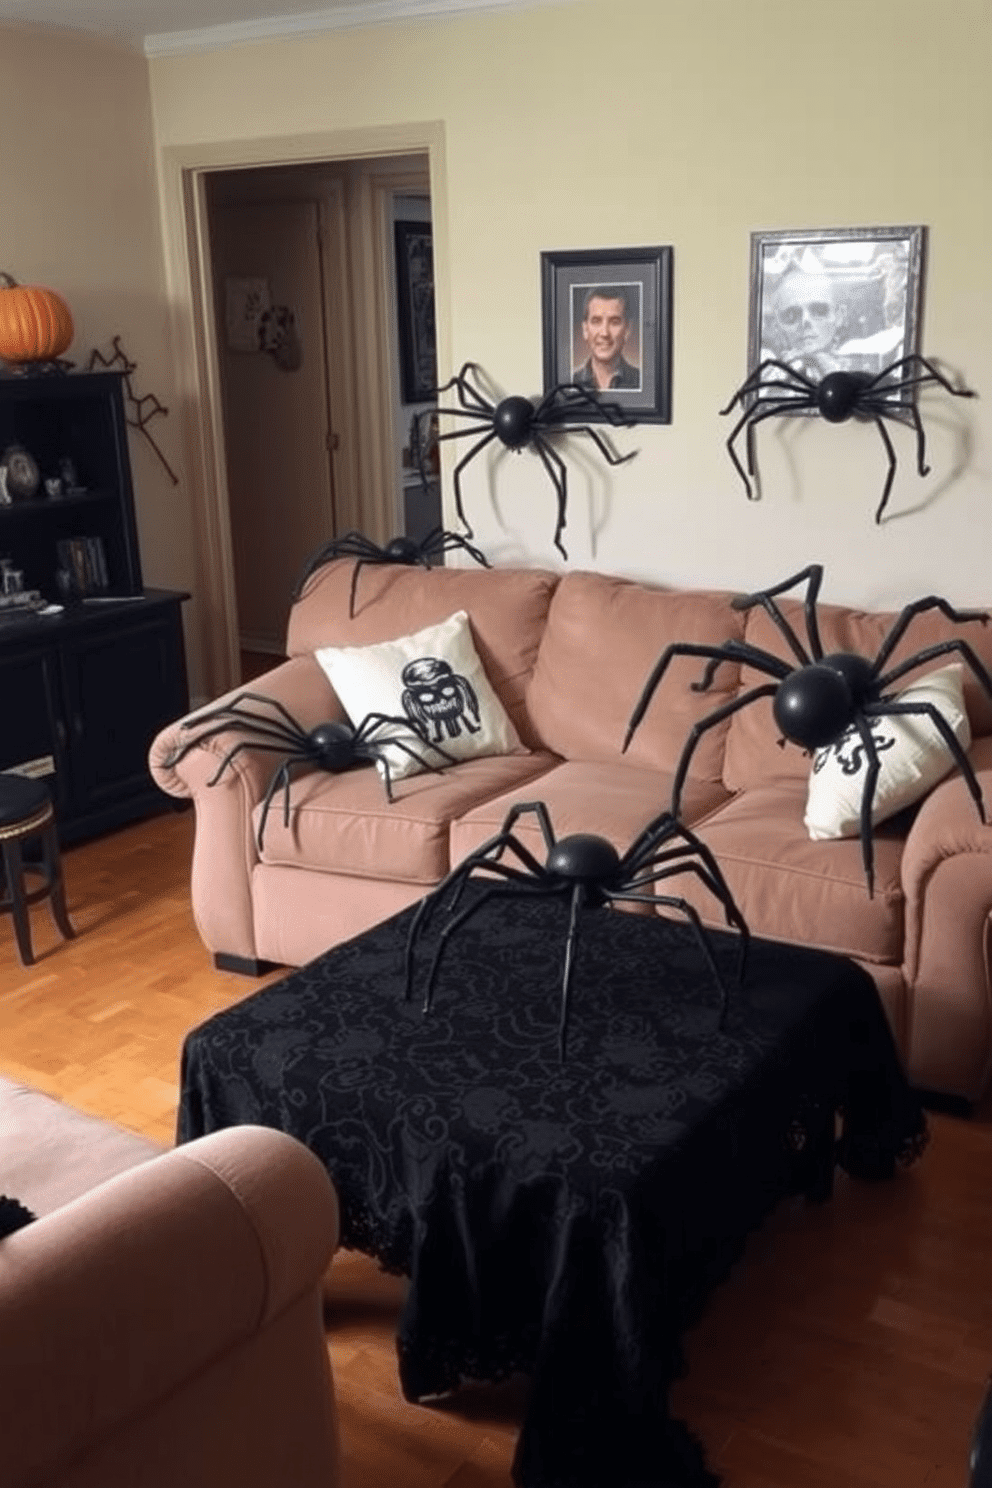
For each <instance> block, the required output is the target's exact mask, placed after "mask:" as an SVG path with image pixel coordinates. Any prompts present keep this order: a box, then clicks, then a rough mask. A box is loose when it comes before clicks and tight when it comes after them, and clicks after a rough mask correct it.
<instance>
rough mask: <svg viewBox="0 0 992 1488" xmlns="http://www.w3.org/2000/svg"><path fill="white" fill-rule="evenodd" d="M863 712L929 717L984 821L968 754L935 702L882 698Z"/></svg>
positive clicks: (874, 715)
mask: <svg viewBox="0 0 992 1488" xmlns="http://www.w3.org/2000/svg"><path fill="white" fill-rule="evenodd" d="M865 713H866V714H867V715H869V716H870V717H874V718H886V717H888V715H889V714H891V713H898V714H914V713H915V714H917V715H919V716H921V717H926V718H929V719H930V721H931V723H932V724H933V726H934V728H935V729H936V730H937V732H938V733H939V734H940V737H941V738H942V739H943V741H944V743H945V744H946V745H947V747H948V749H949V750H950V751H951V754H952V755H953V757H954V763H955V764H956V765H957V767H958V769H959V770H960V771H961V774H962V775H963V777H964V782H965V785H966V786H967V787H968V791H969V793H970V795H971V799H972V800H973V801H974V803H975V809H976V811H977V812H978V819H979V821H981V822H983V823H984V822H985V820H986V816H985V800H984V798H983V796H982V788H981V786H980V785H979V783H978V781H977V779H976V778H975V772H974V770H973V769H972V767H971V761H970V760H969V759H968V756H967V755H966V754H965V752H964V750H963V749H962V748H961V744H960V742H959V740H958V737H957V734H955V732H954V730H953V729H952V728H951V725H950V724H949V723H948V721H947V719H946V718H945V717H944V715H943V713H941V711H940V709H939V708H938V707H937V705H936V703H931V702H927V701H926V700H925V699H923V698H920V699H919V700H918V701H917V702H900V701H899V700H898V699H896V698H882V699H880V701H879V702H877V703H870V704H869V705H868V706H867V707H866V708H865Z"/></svg>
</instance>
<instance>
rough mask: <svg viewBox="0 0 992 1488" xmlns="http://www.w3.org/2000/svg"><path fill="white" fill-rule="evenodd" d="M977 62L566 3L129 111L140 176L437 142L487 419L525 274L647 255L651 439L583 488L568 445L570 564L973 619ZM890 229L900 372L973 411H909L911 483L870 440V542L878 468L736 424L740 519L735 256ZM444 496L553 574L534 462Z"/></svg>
mask: <svg viewBox="0 0 992 1488" xmlns="http://www.w3.org/2000/svg"><path fill="white" fill-rule="evenodd" d="M990 44H992V7H990V6H989V4H988V0H872V3H871V4H870V5H866V4H864V3H863V0H837V3H836V4H834V5H833V6H832V7H830V10H829V21H828V20H827V14H826V13H825V12H824V10H823V7H822V6H820V5H818V4H815V3H804V4H798V3H797V0H751V3H750V4H747V5H742V4H740V3H739V0H611V3H610V4H609V5H608V6H607V5H605V4H603V3H602V0H573V3H571V4H566V5H550V6H545V7H538V8H530V9H521V10H519V11H510V12H504V13H502V14H479V15H477V16H469V17H462V18H455V19H451V20H447V21H442V22H432V23H427V22H420V23H408V24H404V25H394V26H382V27H376V28H369V29H367V30H355V31H341V32H337V33H334V34H330V35H324V36H322V37H317V38H314V39H312V40H293V41H286V42H271V43H266V44H257V45H249V46H242V47H237V48H231V49H230V50H228V51H226V52H212V53H207V54H203V55H199V56H190V57H185V58H169V59H166V58H159V59H155V60H153V61H152V63H151V83H152V99H153V109H154V116H155V128H156V136H157V140H158V144H159V146H160V147H161V148H162V149H163V150H166V151H169V150H170V149H176V148H186V147H191V146H196V145H203V144H205V143H220V142H224V141H238V142H243V141H244V140H246V139H249V138H252V137H261V136H268V137H269V139H270V145H269V148H271V140H272V139H273V138H278V137H285V138H286V140H287V148H289V149H290V150H295V149H298V148H305V147H306V144H305V142H306V137H307V136H308V135H315V136H316V135H320V136H325V135H331V136H333V134H334V132H335V131H342V132H344V133H347V132H348V131H353V130H361V129H363V128H377V127H386V126H402V125H405V124H409V123H411V122H412V121H418V120H428V119H436V120H440V121H441V122H442V124H443V129H444V141H445V150H444V153H445V162H444V171H445V178H444V181H443V187H444V191H443V193H442V196H441V197H440V198H438V197H437V196H436V197H435V211H436V212H438V211H440V212H441V214H442V220H440V221H439V222H437V232H438V243H437V258H438V270H439V276H440V279H439V295H440V304H439V319H440V329H441V344H442V365H443V367H444V369H445V370H453V369H454V368H455V367H457V366H458V365H460V363H461V362H462V361H464V360H466V359H469V358H471V359H474V360H476V361H478V362H479V363H480V364H481V365H482V366H483V367H484V368H485V369H486V371H487V372H488V373H489V374H490V375H491V376H492V377H493V378H494V379H495V380H496V381H497V382H498V383H499V384H501V385H502V387H503V388H504V389H505V390H506V391H508V392H524V393H528V394H535V393H537V392H539V391H540V390H541V377H542V373H541V365H542V364H541V313H540V254H541V251H542V249H566V248H578V247H606V246H631V245H638V244H653V243H671V244H672V245H673V246H674V256H675V306H674V326H675V340H674V378H673V422H672V424H671V425H670V426H668V427H658V426H648V425H642V426H641V427H639V428H638V429H636V430H634V431H632V432H631V433H625V432H622V433H621V434H620V435H619V436H618V438H617V443H618V445H621V446H622V447H623V448H625V449H626V448H632V447H635V446H636V447H637V449H638V450H639V454H638V456H637V458H636V459H635V460H633V461H631V463H630V464H629V465H627V466H625V467H623V468H622V469H620V470H615V471H609V472H608V473H607V472H606V470H605V468H604V466H603V463H602V462H601V460H600V459H599V458H598V457H597V456H596V455H595V452H591V453H590V449H589V448H587V447H586V446H587V445H588V441H586V440H583V439H582V438H581V437H578V436H576V437H574V438H573V439H572V440H571V441H570V444H569V455H568V457H567V458H568V461H569V470H570V482H571V496H570V505H569V525H568V532H567V538H568V545H569V553H570V558H571V562H572V563H573V565H576V566H592V567H597V568H604V569H614V570H618V571H623V572H627V573H630V574H634V575H649V576H651V577H655V578H658V579H660V580H666V581H667V580H671V581H675V582H684V581H692V582H702V583H712V584H719V585H728V586H733V587H738V586H744V585H746V586H750V585H752V584H753V585H755V586H757V585H759V584H763V583H767V582H772V581H773V580H775V579H777V578H781V577H784V576H786V575H787V574H788V573H790V572H793V571H795V570H796V569H798V568H800V567H801V566H803V565H804V564H806V563H808V562H810V561H813V560H819V561H822V562H823V563H825V564H826V565H827V580H826V585H825V596H826V597H836V598H838V599H844V600H849V601H856V602H860V601H863V602H865V603H868V604H889V603H902V602H904V601H905V600H907V599H909V598H914V597H916V596H917V595H919V594H922V593H927V592H931V591H933V590H937V591H939V592H942V593H945V594H946V595H947V596H948V597H950V598H952V599H956V600H958V601H960V602H980V601H983V600H984V601H987V600H988V599H989V597H990V595H992V579H990V574H989V542H988V533H989V526H990V522H992V489H990V484H992V481H990V463H992V438H990V435H992V334H990V331H992V275H990V273H989V243H990V241H992V185H990V174H989V151H990V145H992V90H990V89H989V86H988V59H989V55H990ZM301 141H302V142H303V143H302V145H301ZM903 223H906V224H914V223H923V224H925V225H926V226H927V227H928V229H929V234H930V238H929V250H930V251H929V266H928V270H927V273H926V281H925V282H926V292H925V311H924V318H923V341H922V347H923V350H924V352H925V353H928V354H930V355H931V356H936V357H939V358H940V359H941V360H942V361H943V362H944V363H945V364H946V365H947V366H948V368H950V369H953V370H954V371H955V372H957V373H959V374H960V375H962V376H963V377H965V378H966V379H967V380H968V381H969V382H970V384H971V385H972V386H973V387H975V388H977V389H978V390H979V392H980V393H981V394H983V395H984V396H983V399H982V400H981V401H975V402H972V403H965V402H964V401H963V400H954V399H951V398H950V397H949V396H948V395H947V394H945V393H937V394H934V395H929V394H928V395H926V396H925V397H924V399H923V402H922V405H921V406H922V410H923V417H924V422H925V425H926V430H927V435H928V441H929V449H930V454H931V457H932V464H933V474H932V475H931V476H929V477H928V478H927V479H926V480H923V481H921V480H920V479H919V478H918V476H917V475H916V474H915V468H914V464H913V454H914V450H913V445H912V440H911V437H910V435H909V433H908V431H904V430H902V429H900V428H896V429H895V431H894V434H893V439H894V442H895V444H896V448H897V452H898V456H899V471H898V475H897V480H896V485H895V487H894V490H893V494H892V497H891V501H890V509H891V511H892V513H893V520H891V521H889V522H887V523H885V524H884V525H883V526H882V527H881V528H879V527H876V526H875V525H874V522H873V514H874V510H875V506H876V504H877V501H878V499H879V497H880V495H881V487H882V480H883V478H884V474H885V469H886V461H885V455H884V451H883V449H882V445H881V441H880V440H879V437H878V434H877V433H876V431H875V429H874V428H873V427H872V426H870V425H869V426H867V427H861V426H855V425H852V424H848V425H844V426H843V427H840V428H837V427H831V426H829V425H827V424H825V423H823V422H822V421H820V420H815V421H809V420H806V421H801V422H799V421H794V422H793V424H792V425H790V426H788V432H787V426H785V425H783V424H781V423H780V422H779V421H777V420H776V421H774V422H769V423H766V424H765V425H763V427H762V429H761V430H760V432H759V459H760V465H761V470H762V473H763V477H764V493H765V494H764V498H763V500H762V501H761V502H758V503H748V502H747V500H746V499H745V495H744V490H743V487H742V485H741V484H740V482H739V479H738V477H737V475H736V474H735V472H734V471H733V469H732V467H731V465H730V462H729V460H728V458H727V454H726V451H725V448H724V440H725V438H726V436H727V434H728V432H729V424H730V421H729V420H726V419H724V420H721V419H720V417H719V416H718V410H719V409H720V407H721V406H722V405H723V403H724V402H725V401H726V400H727V399H728V398H729V397H730V395H731V394H732V393H733V391H734V389H735V388H736V386H737V385H738V384H739V382H740V381H741V379H742V378H743V376H744V373H745V370H746V355H747V307H748V261H749V241H750V233H751V232H752V231H753V230H756V229H773V228H790V227H797V228H798V227H819V226H823V227H829V226H834V227H845V226H867V225H882V224H903ZM445 356H447V361H445V360H444V358H445ZM459 448H461V449H463V450H464V449H465V448H466V446H465V444H464V443H461V442H460V443H459ZM465 490H466V506H467V508H468V510H469V514H470V517H471V519H472V521H473V523H474V525H475V527H476V533H477V538H478V539H479V540H480V541H481V544H482V546H483V547H484V549H485V550H486V551H487V552H488V553H489V555H490V556H491V557H493V558H495V559H497V560H498V561H500V560H501V561H513V560H518V559H523V560H524V561H528V562H534V563H552V562H553V561H554V560H555V554H554V550H553V548H552V546H551V536H552V531H553V524H554V507H553V498H552V494H551V491H550V489H549V488H548V486H547V484H546V477H545V476H544V475H543V472H542V471H541V469H540V467H539V465H538V462H537V461H536V459H535V458H533V457H532V456H530V455H527V454H524V455H520V456H512V455H504V456H503V458H502V459H501V460H500V461H499V462H498V464H497V467H496V469H495V472H494V474H493V477H492V481H491V482H490V479H489V476H488V473H487V471H486V469H485V459H484V458H480V459H479V460H478V461H476V462H475V463H474V465H473V466H471V467H470V468H469V472H468V475H467V477H466V482H465ZM491 492H492V493H493V494H494V496H495V503H494V501H493V499H492V495H491ZM449 499H450V498H449ZM447 520H448V522H449V525H453V522H454V514H453V511H452V509H451V508H450V506H449V508H448V512H447Z"/></svg>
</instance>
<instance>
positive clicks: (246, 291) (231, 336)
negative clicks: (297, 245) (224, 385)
mask: <svg viewBox="0 0 992 1488" xmlns="http://www.w3.org/2000/svg"><path fill="white" fill-rule="evenodd" d="M224 295H225V321H226V331H227V345H228V349H229V350H230V351H260V350H261V349H262V345H261V339H260V334H259V333H260V326H261V320H262V316H263V315H264V314H265V312H266V310H269V309H271V306H272V291H271V289H270V288H269V281H268V279H263V278H259V277H254V278H234V277H228V278H227V279H226V280H225V281H224Z"/></svg>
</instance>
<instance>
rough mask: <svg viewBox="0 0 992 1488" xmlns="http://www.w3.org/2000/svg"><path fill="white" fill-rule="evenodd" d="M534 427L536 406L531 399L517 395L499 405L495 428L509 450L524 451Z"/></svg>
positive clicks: (494, 423) (494, 418)
mask: <svg viewBox="0 0 992 1488" xmlns="http://www.w3.org/2000/svg"><path fill="white" fill-rule="evenodd" d="M533 427H534V405H533V403H532V402H531V401H530V399H529V398H523V397H521V396H520V395H519V394H515V395H514V396H512V397H510V398H504V399H503V401H502V402H501V403H497V405H496V409H495V412H494V413H493V428H494V429H495V430H496V433H497V435H498V437H499V438H500V439H501V440H502V441H503V443H504V444H505V445H506V447H507V449H522V448H523V446H524V445H525V444H526V443H527V441H528V440H529V439H530V436H531V432H532V430H533Z"/></svg>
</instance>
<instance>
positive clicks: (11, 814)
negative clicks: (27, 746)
mask: <svg viewBox="0 0 992 1488" xmlns="http://www.w3.org/2000/svg"><path fill="white" fill-rule="evenodd" d="M29 837H37V838H38V839H39V840H40V844H41V858H40V860H39V861H38V862H34V861H31V862H25V861H24V857H23V854H22V852H21V844H22V842H24V841H25V840H26V839H27V838H29ZM0 856H2V858H3V879H4V884H5V888H6V892H5V894H4V897H3V898H2V899H0V914H9V915H11V916H12V918H13V921H14V934H15V936H16V938H17V951H18V954H19V956H20V958H21V964H22V965H23V966H30V965H32V964H33V962H34V953H33V951H32V948H31V924H30V921H29V919H28V906H29V905H30V904H37V903H38V902H39V900H41V899H47V900H48V901H49V905H50V908H51V911H52V918H53V920H54V921H55V924H56V925H57V927H58V929H59V931H60V932H61V934H62V935H63V936H64V937H66V938H67V939H71V938H72V937H73V936H74V935H75V933H76V932H75V931H74V930H73V928H72V925H71V924H70V923H69V915H68V911H67V910H66V904H65V886H64V884H63V881H62V860H61V857H60V855H59V843H58V837H57V836H56V832H55V808H54V806H53V805H52V798H51V796H50V795H49V793H48V788H47V786H46V785H45V784H44V782H43V781H41V780H30V779H28V778H27V777H25V776H23V775H11V774H5V773H2V772H0ZM28 873H33V874H39V875H40V876H41V880H42V882H41V885H40V887H39V888H36V889H32V890H30V891H29V890H27V889H26V888H25V884H24V880H25V875H26V874H28Z"/></svg>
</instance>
